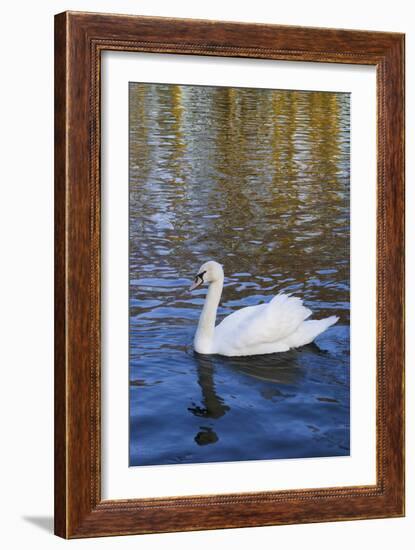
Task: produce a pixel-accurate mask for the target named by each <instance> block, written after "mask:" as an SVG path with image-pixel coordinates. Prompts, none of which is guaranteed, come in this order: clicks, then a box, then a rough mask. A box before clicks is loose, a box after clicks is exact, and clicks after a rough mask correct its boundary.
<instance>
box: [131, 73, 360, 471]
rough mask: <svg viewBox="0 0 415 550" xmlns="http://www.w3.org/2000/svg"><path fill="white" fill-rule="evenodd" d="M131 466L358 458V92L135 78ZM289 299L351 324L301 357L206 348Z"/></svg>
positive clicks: (300, 351) (321, 338)
mask: <svg viewBox="0 0 415 550" xmlns="http://www.w3.org/2000/svg"><path fill="white" fill-rule="evenodd" d="M129 94H130V465H131V466H139V465H151V464H176V463H192V462H217V461H235V460H254V459H276V458H295V457H317V456H340V455H348V454H349V414H350V410H349V313H350V307H349V230H350V227H349V183H350V172H349V164H350V162H349V160H350V159H349V155H350V152H349V138H350V135H349V134H350V132H349V130H350V129H349V121H350V110H349V102H350V96H349V95H348V94H343V93H327V92H301V91H280V90H260V89H243V88H217V87H198V86H179V85H167V84H166V85H165V84H138V83H131V84H130V90H129ZM207 260H216V261H218V262H220V263H221V264H222V265H223V267H224V270H225V286H224V290H223V295H222V300H221V304H220V307H219V310H218V322H219V321H220V320H221V319H222V318H223V317H224V316H225V315H228V314H230V313H232V312H233V311H235V310H237V309H239V308H241V307H245V306H248V305H255V304H260V303H263V302H268V301H269V300H270V299H271V298H272V297H273V296H274V295H275V294H277V293H278V292H280V291H284V292H289V293H292V294H293V295H295V296H299V297H301V298H302V299H303V300H304V303H305V305H306V306H308V307H309V308H310V309H312V311H313V318H316V319H318V318H322V317H326V316H329V315H338V316H339V317H340V320H339V322H338V323H337V324H336V325H334V326H332V327H331V328H329V329H328V330H327V331H326V332H325V333H323V334H322V335H320V336H319V337H318V338H317V340H316V341H315V343H313V344H310V345H308V346H305V347H303V348H300V349H298V350H292V351H289V352H286V353H279V354H272V355H265V356H253V357H242V358H241V357H239V358H226V357H220V356H201V355H198V354H196V353H194V351H193V348H192V339H193V335H194V332H195V330H196V326H197V321H198V318H199V315H200V312H201V309H202V305H203V301H204V296H205V294H206V290H197V291H196V292H194V293H190V292H189V291H188V288H189V286H190V284H191V281H192V279H193V278H194V276H195V274H196V273H197V271H198V269H199V266H200V265H201V264H202V263H203V262H205V261H207Z"/></svg>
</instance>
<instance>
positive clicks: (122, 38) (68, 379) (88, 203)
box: [55, 12, 404, 538]
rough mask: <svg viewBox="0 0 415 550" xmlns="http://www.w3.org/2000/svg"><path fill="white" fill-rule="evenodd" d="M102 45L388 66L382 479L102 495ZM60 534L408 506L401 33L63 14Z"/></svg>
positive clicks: (59, 26) (373, 513)
mask: <svg viewBox="0 0 415 550" xmlns="http://www.w3.org/2000/svg"><path fill="white" fill-rule="evenodd" d="M103 50H122V51H145V52H162V53H163V52H164V53H176V54H192V55H214V56H225V57H250V58H263V59H280V60H299V61H317V62H318V61H320V62H321V61H325V62H335V63H349V64H369V65H374V66H376V68H377V112H378V117H377V125H378V144H377V152H378V155H377V158H378V181H377V193H378V206H377V319H376V322H377V380H376V384H377V482H376V485H373V486H367V487H363V486H362V487H336V488H331V489H330V488H328V489H319V488H316V489H310V490H296V491H274V492H266V493H247V494H232V495H210V496H195V497H172V498H155V499H136V500H120V501H102V500H101V478H100V469H101V450H100V441H101V434H100V411H101V389H100V377H101V366H100V347H101V342H100V252H101V251H100V235H101V233H100V208H101V204H100V196H101V195H100V186H101V181H100V55H101V51H103ZM55 127H56V131H55V316H56V321H55V532H56V534H57V535H59V536H61V537H64V538H76V537H91V536H106V535H117V534H119V535H123V534H133V533H157V532H165V531H188V530H196V529H218V528H224V527H244V526H259V525H278V524H288V523H306V522H316V521H335V520H351V519H358V518H359V519H361V518H380V517H392V516H401V515H403V514H404V452H403V447H404V424H403V423H404V416H403V414H404V366H403V364H404V322H403V315H404V202H403V201H404V135H403V134H404V36H403V35H401V34H395V33H376V32H366V31H347V30H337V29H317V28H305V27H282V26H277V25H262V24H261V25H257V24H241V23H227V22H213V21H199V20H183V19H182V20H180V19H165V18H152V17H136V16H125V15H106V14H87V13H75V12H65V13H63V14H59V15H57V16H56V18H55Z"/></svg>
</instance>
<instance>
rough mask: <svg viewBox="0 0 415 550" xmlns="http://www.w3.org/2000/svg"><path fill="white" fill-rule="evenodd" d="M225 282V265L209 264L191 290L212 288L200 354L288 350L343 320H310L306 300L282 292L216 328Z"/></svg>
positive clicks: (200, 329)
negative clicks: (204, 287)
mask: <svg viewBox="0 0 415 550" xmlns="http://www.w3.org/2000/svg"><path fill="white" fill-rule="evenodd" d="M223 281H224V272H223V267H222V266H221V264H219V263H218V262H214V261H208V262H206V263H204V264H203V265H202V266H201V268H200V269H199V271H198V273H197V275H196V277H195V278H194V281H193V283H192V285H191V287H190V289H189V290H191V291H192V290H195V289H196V288H199V287H201V286H202V285H203V284H205V283H206V284H208V285H209V288H208V292H207V296H206V299H205V303H204V305H203V309H202V313H201V314H200V318H199V323H198V326H197V330H196V334H195V337H194V349H195V351H196V352H197V353H201V354H204V355H210V354H217V355H225V356H227V357H236V356H246V355H263V354H267V353H277V352H283V351H288V350H289V349H292V348H298V347H300V346H304V345H306V344H310V343H311V342H312V341H313V340H314V338H316V336H318V335H319V334H321V333H322V332H324V331H325V330H326V329H328V328H329V327H330V326H331V325H334V323H337V321H338V320H339V318H338V317H335V316H332V317H327V318H325V319H320V320H312V321H307V320H306V319H308V318H309V317H310V315H311V314H312V312H311V310H310V309H308V308H306V307H305V306H304V305H303V302H302V300H301V299H300V298H295V297H293V296H290V295H289V294H283V293H280V294H277V295H276V296H274V298H272V300H271V301H270V302H268V303H266V304H260V305H257V306H248V307H244V308H242V309H239V310H238V311H235V312H234V313H231V314H230V315H228V316H227V317H225V319H223V321H221V322H220V323H219V324H218V325H217V326H215V322H216V312H217V309H218V305H219V301H220V297H221V294H222V289H223Z"/></svg>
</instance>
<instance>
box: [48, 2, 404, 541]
mask: <svg viewBox="0 0 415 550" xmlns="http://www.w3.org/2000/svg"><path fill="white" fill-rule="evenodd" d="M55 128H56V134H55V159H56V165H55V228H56V229H55V231H56V233H55V257H56V264H55V273H56V275H55V304H56V313H55V318H56V322H55V532H56V534H57V535H59V536H61V537H65V538H77V537H92V536H106V535H122V534H134V533H137V534H139V533H157V532H166V531H185V530H198V529H216V528H225V527H245V526H261V525H278V524H288V523H305V522H318V521H335V520H350V519H357V518H359V519H363V518H380V517H396V516H402V515H403V514H404V327H403V301H404V248H403V247H404V237H403V231H404V206H403V199H404V136H403V133H404V36H403V35H401V34H395V33H383V32H368V31H349V30H337V29H318V28H304V27H284V26H278V25H262V24H261V25H259V24H251V23H250V24H245V23H244V24H242V23H228V22H213V21H199V20H181V19H165V18H152V17H138V16H126V15H110V14H91V13H77V12H65V13H62V14H59V15H57V16H56V20H55Z"/></svg>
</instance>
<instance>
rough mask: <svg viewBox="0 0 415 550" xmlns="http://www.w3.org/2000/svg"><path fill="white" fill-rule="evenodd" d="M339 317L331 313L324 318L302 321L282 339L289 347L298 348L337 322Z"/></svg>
mask: <svg viewBox="0 0 415 550" xmlns="http://www.w3.org/2000/svg"><path fill="white" fill-rule="evenodd" d="M338 320H339V317H336V316H335V315H332V316H331V317H326V318H325V319H319V320H312V321H304V322H303V323H301V325H300V326H299V327H298V328H297V330H296V331H295V332H294V333H293V334H291V335H290V336H289V337H288V338H286V339H285V340H284V342H286V343H287V345H288V346H289V347H290V348H299V347H300V346H305V345H306V344H310V343H311V342H312V341H313V340H314V339H315V338H317V336H318V335H319V334H321V333H322V332H324V331H325V330H327V329H328V328H329V327H331V326H332V325H334V324H335V323H337V321H338Z"/></svg>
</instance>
